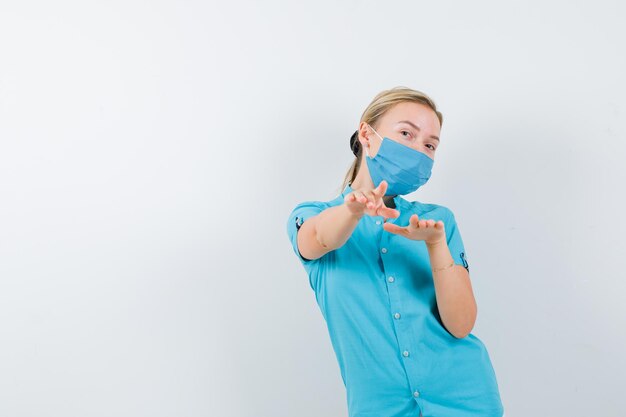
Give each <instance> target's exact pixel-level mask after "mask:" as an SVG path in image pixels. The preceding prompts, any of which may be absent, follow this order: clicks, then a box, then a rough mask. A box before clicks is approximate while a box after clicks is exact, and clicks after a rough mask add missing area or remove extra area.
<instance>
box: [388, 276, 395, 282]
mask: <svg viewBox="0 0 626 417" xmlns="http://www.w3.org/2000/svg"><path fill="white" fill-rule="evenodd" d="M395 280H396V279H395V278H394V277H389V278H387V281H389V282H394V281H395Z"/></svg>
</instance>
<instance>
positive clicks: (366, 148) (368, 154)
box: [365, 123, 383, 159]
mask: <svg viewBox="0 0 626 417" xmlns="http://www.w3.org/2000/svg"><path fill="white" fill-rule="evenodd" d="M367 125H368V126H369V128H370V129H372V130H373V131H374V133H376V136H378V137H379V138H380V142H381V143H382V141H383V138H381V137H380V135H379V134H378V132H377V131H376V129H374V128H373V127H372V126H370V125H369V123H368V124H367ZM368 149H369V146H367V147H365V155H367V157H368V158H370V159H371V158H372V157H371V156H370V153H369V152H368V151H367V150H368Z"/></svg>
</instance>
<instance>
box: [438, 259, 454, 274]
mask: <svg viewBox="0 0 626 417" xmlns="http://www.w3.org/2000/svg"><path fill="white" fill-rule="evenodd" d="M453 265H454V261H452V262H451V263H450V265H448V266H444V267H442V268H433V272H437V271H443V270H444V269H448V268H451V267H452V266H453Z"/></svg>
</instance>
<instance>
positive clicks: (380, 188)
mask: <svg viewBox="0 0 626 417" xmlns="http://www.w3.org/2000/svg"><path fill="white" fill-rule="evenodd" d="M385 191H387V181H385V180H382V181H381V182H380V184H378V187H376V194H377V195H378V196H380V197H382V196H384V195H385Z"/></svg>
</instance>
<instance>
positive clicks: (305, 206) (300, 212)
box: [287, 196, 343, 229]
mask: <svg viewBox="0 0 626 417" xmlns="http://www.w3.org/2000/svg"><path fill="white" fill-rule="evenodd" d="M342 202H343V198H342V197H341V196H339V197H336V198H333V199H331V200H305V201H301V202H299V203H297V204H296V205H295V206H293V207H292V209H291V213H289V216H288V217H289V218H288V221H287V222H288V227H289V226H294V225H295V228H296V229H299V228H300V226H302V223H304V221H305V220H306V219H308V218H309V217H312V216H314V215H316V214H319V213H321V212H322V211H324V210H325V209H327V208H329V207H333V206H336V205H339V204H341V203H342Z"/></svg>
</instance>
